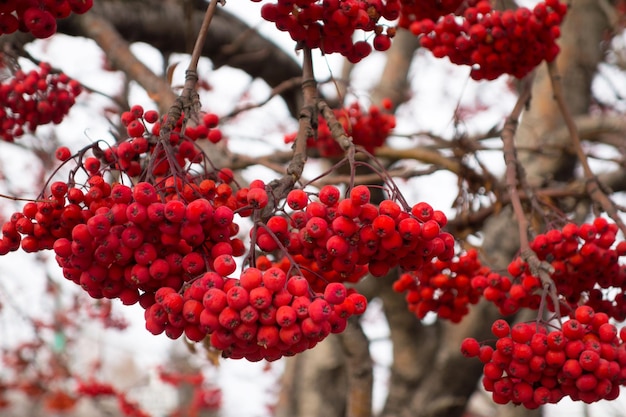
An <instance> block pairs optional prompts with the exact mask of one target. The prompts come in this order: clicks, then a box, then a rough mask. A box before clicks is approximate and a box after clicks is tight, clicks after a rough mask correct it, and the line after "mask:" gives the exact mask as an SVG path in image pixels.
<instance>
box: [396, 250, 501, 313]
mask: <svg viewBox="0 0 626 417" xmlns="http://www.w3.org/2000/svg"><path fill="white" fill-rule="evenodd" d="M489 272H490V271H489V270H488V268H486V267H484V266H482V265H481V264H480V261H479V260H478V252H477V251H476V250H470V251H468V252H467V253H465V254H463V255H461V256H459V257H458V258H454V259H451V260H449V261H443V260H441V259H436V260H434V261H433V262H427V263H425V264H424V266H423V267H422V268H421V269H420V270H419V271H415V272H405V273H403V274H402V275H400V277H399V278H398V280H397V281H396V282H395V283H394V284H393V289H394V291H397V292H406V301H407V303H408V305H409V310H410V311H412V312H414V313H415V315H416V316H417V317H418V318H419V319H423V318H424V317H426V314H428V313H429V312H434V313H436V314H437V317H438V318H441V319H447V320H450V321H451V322H453V323H457V322H459V321H461V319H462V318H463V317H465V315H466V314H467V313H468V312H469V305H470V304H476V303H477V302H478V301H479V300H480V298H481V297H482V291H481V290H480V289H479V288H476V287H474V286H472V280H473V279H474V277H476V276H484V275H488V273H489ZM483 274H484V275H483Z"/></svg>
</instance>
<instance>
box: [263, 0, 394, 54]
mask: <svg viewBox="0 0 626 417" xmlns="http://www.w3.org/2000/svg"><path fill="white" fill-rule="evenodd" d="M253 1H260V0H253ZM399 15H400V0H365V1H363V0H323V1H317V0H295V1H294V0H277V1H276V2H275V3H266V4H264V5H263V7H262V8H261V16H262V17H263V19H265V20H267V21H268V22H273V23H274V24H275V25H276V27H277V28H278V29H279V30H281V31H284V32H288V33H289V35H290V36H291V38H292V39H293V40H294V41H296V42H297V43H298V44H299V45H300V46H306V47H308V48H310V49H315V48H320V50H321V51H322V52H323V53H325V54H330V53H335V52H338V53H340V54H341V55H343V56H345V57H346V58H347V59H348V60H350V61H351V62H358V61H360V60H361V59H363V58H365V57H366V56H368V55H369V54H370V52H371V51H372V46H371V45H370V44H369V43H368V42H367V41H364V40H362V41H357V42H354V41H353V35H354V32H355V31H356V30H360V31H363V32H373V33H374V39H373V42H372V43H373V45H374V49H376V50H379V51H385V50H387V49H389V47H390V46H391V38H392V37H393V36H394V35H395V28H392V27H388V28H387V29H385V28H384V27H383V26H382V25H380V24H378V21H379V20H380V18H383V19H386V20H389V21H393V20H395V19H397V18H398V16H399Z"/></svg>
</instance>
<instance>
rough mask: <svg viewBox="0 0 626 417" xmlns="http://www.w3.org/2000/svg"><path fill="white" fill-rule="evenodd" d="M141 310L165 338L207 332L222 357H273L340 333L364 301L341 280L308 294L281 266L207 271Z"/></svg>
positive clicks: (199, 335)
mask: <svg viewBox="0 0 626 417" xmlns="http://www.w3.org/2000/svg"><path fill="white" fill-rule="evenodd" d="M155 300H156V303H155V304H153V305H152V306H151V307H150V308H148V309H147V310H146V327H147V328H148V330H149V331H150V332H152V333H154V334H159V333H162V332H165V334H166V335H167V336H168V337H170V338H174V339H175V338H178V337H179V336H181V335H182V334H183V333H184V334H185V335H186V336H187V337H188V338H189V339H191V340H194V341H200V340H203V339H204V338H205V337H207V336H209V338H210V342H211V346H213V347H214V348H216V349H218V350H221V351H222V356H224V357H228V358H234V359H239V358H246V359H247V360H249V361H259V360H262V359H265V360H268V361H273V360H277V359H279V358H281V357H283V356H292V355H295V354H297V353H299V352H302V351H304V350H306V349H310V348H312V347H313V346H315V345H316V344H317V343H318V342H320V341H321V340H323V339H324V338H325V337H326V336H328V335H329V334H330V333H340V332H342V331H343V330H344V329H345V327H346V324H347V322H346V321H347V319H348V318H349V317H350V316H352V315H353V314H362V313H363V312H364V311H365V308H366V305H367V301H366V299H365V297H363V296H362V295H360V294H358V293H356V292H355V291H354V290H352V289H350V290H348V289H346V287H345V286H344V285H343V284H339V283H330V284H328V285H327V286H326V288H325V290H324V292H323V293H314V292H313V291H312V290H311V288H310V287H309V284H308V281H307V280H306V279H305V278H304V277H302V276H299V275H293V276H291V277H289V276H288V275H287V273H285V272H284V271H283V270H282V269H279V268H276V267H271V268H269V269H267V270H265V271H262V270H260V269H258V268H247V269H244V270H243V271H242V273H241V276H240V277H239V279H234V278H224V277H223V276H222V275H220V274H218V273H216V272H207V273H205V274H204V275H203V276H202V277H200V278H199V279H197V280H195V281H194V282H193V283H192V284H191V285H190V286H188V287H187V288H186V289H185V291H184V292H183V294H182V295H181V294H180V292H176V291H174V290H173V289H172V288H168V287H163V288H161V289H160V290H158V291H157V293H156V295H155Z"/></svg>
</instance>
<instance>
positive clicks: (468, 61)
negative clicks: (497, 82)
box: [400, 0, 567, 80]
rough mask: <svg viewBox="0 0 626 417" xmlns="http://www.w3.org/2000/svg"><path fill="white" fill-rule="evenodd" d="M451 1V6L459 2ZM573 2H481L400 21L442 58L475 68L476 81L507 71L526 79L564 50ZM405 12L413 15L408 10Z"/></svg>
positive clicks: (550, 0)
mask: <svg viewBox="0 0 626 417" xmlns="http://www.w3.org/2000/svg"><path fill="white" fill-rule="evenodd" d="M454 3H458V2H450V7H453V6H454ZM566 11H567V6H566V5H565V4H563V3H560V2H559V0H547V1H545V2H541V3H538V4H537V5H536V6H535V7H534V9H533V10H530V9H528V8H525V7H520V8H518V9H516V10H515V11H513V10H505V11H498V10H493V9H492V7H491V2H489V1H485V0H483V1H479V2H477V3H476V4H475V6H472V7H467V8H461V9H459V10H458V11H456V12H452V13H450V14H446V15H442V16H441V17H438V18H437V19H432V18H425V19H421V20H418V19H417V17H419V14H415V13H414V14H413V15H411V16H414V17H415V20H412V19H409V18H405V19H401V21H400V24H401V26H402V27H405V28H407V29H409V30H411V32H412V33H413V34H415V35H416V36H420V43H421V45H422V46H423V47H424V48H427V49H429V50H430V51H432V53H433V55H434V56H435V57H437V58H443V57H446V56H447V57H448V58H449V59H450V61H451V62H452V63H454V64H457V65H468V66H470V67H472V70H471V73H470V76H471V77H472V78H473V79H475V80H481V79H487V80H492V79H495V78H497V77H499V76H500V75H502V74H511V75H513V76H515V77H518V78H522V77H524V76H525V75H526V74H527V73H528V72H530V71H531V70H532V69H533V68H535V67H536V66H537V65H539V64H540V63H541V62H542V61H543V60H546V61H548V62H550V61H552V60H554V58H555V57H556V55H557V54H558V52H559V47H558V46H557V45H556V39H557V38H558V37H559V36H560V27H559V25H560V24H561V21H562V20H563V17H564V16H565V13H566ZM403 16H405V17H406V16H407V14H406V13H403Z"/></svg>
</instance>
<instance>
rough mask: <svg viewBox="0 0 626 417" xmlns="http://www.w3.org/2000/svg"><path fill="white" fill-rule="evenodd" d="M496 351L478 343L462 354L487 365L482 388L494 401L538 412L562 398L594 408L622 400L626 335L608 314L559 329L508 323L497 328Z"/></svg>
mask: <svg viewBox="0 0 626 417" xmlns="http://www.w3.org/2000/svg"><path fill="white" fill-rule="evenodd" d="M492 332H493V334H494V336H496V338H497V341H496V343H495V349H494V348H492V347H491V346H489V345H482V346H481V344H480V343H479V342H478V341H477V340H476V339H473V338H468V339H465V340H464V341H463V343H462V345H461V351H462V352H463V354H464V355H465V356H468V357H478V358H479V359H480V360H481V361H482V362H483V363H484V368H483V373H484V377H483V386H484V388H485V389H486V390H487V391H489V392H491V393H492V396H493V400H494V402H496V403H498V404H506V403H508V402H512V403H514V404H518V405H519V404H522V405H524V407H526V408H530V409H533V408H537V407H539V406H540V405H543V404H547V403H557V402H559V401H560V400H561V399H562V398H563V397H566V396H568V397H570V398H571V399H572V400H574V401H584V402H586V403H592V402H596V401H600V400H612V399H615V398H617V396H618V395H619V391H620V385H621V384H623V383H624V382H626V345H625V344H624V339H626V332H624V331H621V332H620V334H619V336H618V332H617V329H616V328H615V326H613V325H612V324H610V323H609V317H608V316H607V315H606V314H604V313H595V312H594V311H593V309H592V308H591V307H589V306H582V307H579V308H577V309H576V310H575V312H574V313H573V314H572V318H570V319H568V320H566V321H564V322H563V324H562V326H561V329H560V330H551V331H548V330H547V329H546V327H544V326H538V325H537V324H536V323H532V324H527V323H517V324H515V325H513V326H512V327H510V326H509V324H508V323H507V322H506V321H504V320H501V319H500V320H497V321H495V322H494V324H493V326H492Z"/></svg>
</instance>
